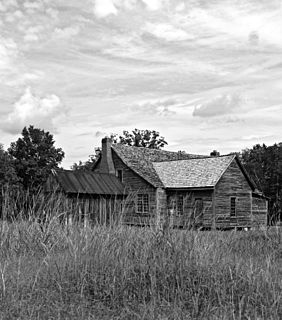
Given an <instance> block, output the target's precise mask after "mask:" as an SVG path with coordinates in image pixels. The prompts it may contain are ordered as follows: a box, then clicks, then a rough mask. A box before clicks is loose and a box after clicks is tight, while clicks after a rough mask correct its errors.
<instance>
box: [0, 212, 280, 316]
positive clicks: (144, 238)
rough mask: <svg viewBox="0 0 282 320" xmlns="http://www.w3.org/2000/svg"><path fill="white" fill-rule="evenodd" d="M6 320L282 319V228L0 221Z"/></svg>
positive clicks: (0, 282) (1, 308)
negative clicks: (200, 228) (185, 228)
mask: <svg viewBox="0 0 282 320" xmlns="http://www.w3.org/2000/svg"><path fill="white" fill-rule="evenodd" d="M0 301H1V304H0V319H281V318H282V232H281V230H279V229H272V230H267V231H259V230H257V231H249V232H239V231H238V232H235V231H231V232H230V231H228V232H227V231H221V232H220V231H210V232H208V231H202V232H201V231H198V232H197V231H180V230H168V232H167V233H166V234H164V235H163V234H162V233H159V232H157V231H155V230H153V229H150V228H135V227H123V226H115V227H113V228H110V227H81V226H79V225H72V226H67V227H66V226H63V225H61V224H60V223H59V221H58V219H57V218H56V217H54V218H52V219H50V220H49V221H48V222H47V221H46V222H45V223H44V224H43V225H39V224H38V223H36V222H32V221H26V220H18V221H16V222H12V223H11V222H2V223H1V225H0Z"/></svg>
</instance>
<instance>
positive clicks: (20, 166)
mask: <svg viewBox="0 0 282 320" xmlns="http://www.w3.org/2000/svg"><path fill="white" fill-rule="evenodd" d="M54 143H55V141H54V139H53V135H52V134H50V133H49V132H48V131H47V132H45V131H44V130H41V129H38V128H34V127H33V126H29V127H28V128H26V127H24V129H23V130H22V137H21V138H19V139H18V140H17V141H15V142H12V143H11V146H10V148H9V149H8V153H9V154H10V156H11V157H12V158H13V161H14V167H15V170H16V173H17V176H18V177H19V178H20V179H21V182H22V184H23V186H24V188H26V189H27V188H29V189H34V188H37V187H38V186H40V185H42V184H43V183H44V182H45V181H46V180H47V177H48V175H49V174H50V172H51V170H52V169H56V168H58V165H59V164H60V163H61V161H62V160H63V158H64V152H63V150H62V149H61V148H55V146H54Z"/></svg>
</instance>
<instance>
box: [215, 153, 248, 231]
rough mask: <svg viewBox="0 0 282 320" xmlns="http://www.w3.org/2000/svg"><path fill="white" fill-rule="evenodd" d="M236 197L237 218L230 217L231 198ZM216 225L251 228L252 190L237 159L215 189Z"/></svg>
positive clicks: (220, 226)
mask: <svg viewBox="0 0 282 320" xmlns="http://www.w3.org/2000/svg"><path fill="white" fill-rule="evenodd" d="M231 197H236V216H234V217H233V216H230V198H231ZM214 201H215V203H214V209H215V215H216V216H215V225H216V227H217V228H229V227H250V226H251V224H252V214H251V211H252V190H251V187H250V185H249V183H248V182H247V180H246V178H245V176H244V174H243V173H242V171H241V169H240V168H239V166H238V164H237V161H236V159H234V160H233V161H232V163H231V164H230V166H229V167H228V169H227V170H226V171H225V172H224V174H223V175H222V177H221V178H220V180H219V182H218V183H217V185H216V187H215V195H214Z"/></svg>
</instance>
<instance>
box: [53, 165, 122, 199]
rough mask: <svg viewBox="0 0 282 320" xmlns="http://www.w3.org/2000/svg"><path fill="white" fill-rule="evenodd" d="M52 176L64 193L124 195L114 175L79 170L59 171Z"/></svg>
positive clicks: (119, 182) (120, 184)
mask: <svg viewBox="0 0 282 320" xmlns="http://www.w3.org/2000/svg"><path fill="white" fill-rule="evenodd" d="M53 175H54V177H55V178H56V180H57V181H58V183H59V185H60V187H61V188H62V189H63V191H65V192H66V193H75V194H92V195H124V194H125V186H124V185H123V184H122V183H121V181H120V180H119V179H118V178H117V177H116V176H115V175H110V174H105V173H94V172H89V171H81V170H77V171H71V170H59V171H56V172H55V173H54V174H53Z"/></svg>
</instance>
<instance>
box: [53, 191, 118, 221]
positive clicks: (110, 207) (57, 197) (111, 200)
mask: <svg viewBox="0 0 282 320" xmlns="http://www.w3.org/2000/svg"><path fill="white" fill-rule="evenodd" d="M52 198H53V201H52V203H54V205H55V206H56V208H55V209H56V211H59V212H61V213H62V214H61V216H60V220H61V221H63V220H65V221H75V222H79V223H85V222H87V223H90V224H101V225H113V224H115V223H119V221H120V219H121V216H122V203H123V202H124V199H123V197H119V196H117V197H116V196H91V195H89V196H87V195H83V196H78V195H75V194H64V193H59V192H58V193H56V194H52Z"/></svg>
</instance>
